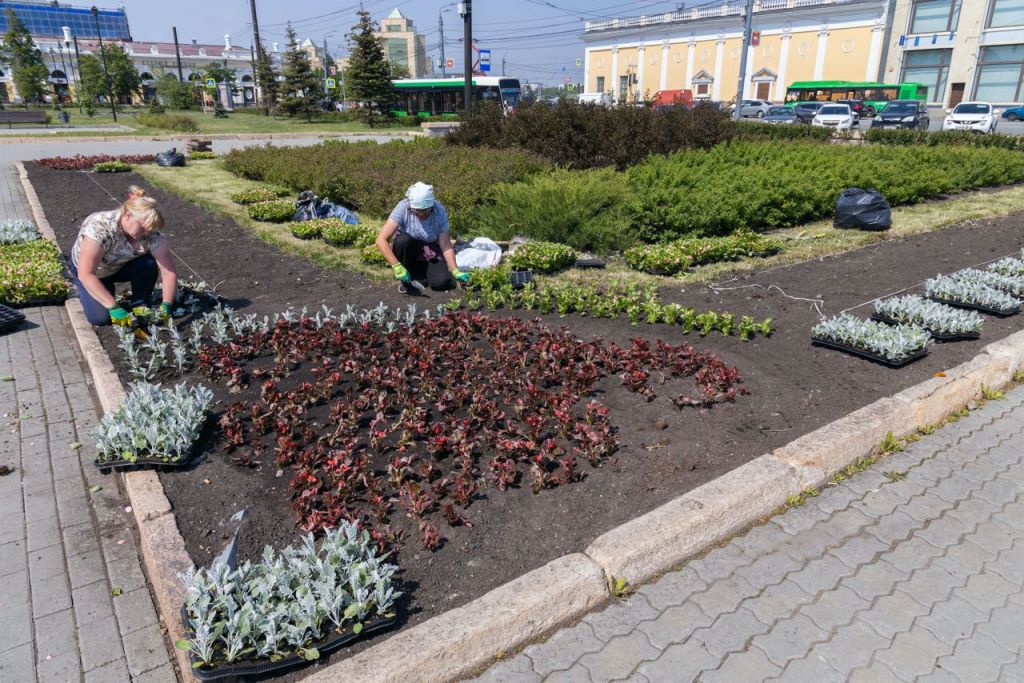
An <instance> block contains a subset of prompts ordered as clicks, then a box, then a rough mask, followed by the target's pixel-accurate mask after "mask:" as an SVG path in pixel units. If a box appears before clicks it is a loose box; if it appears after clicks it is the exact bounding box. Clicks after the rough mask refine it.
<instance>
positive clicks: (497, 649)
mask: <svg viewBox="0 0 1024 683" xmlns="http://www.w3.org/2000/svg"><path fill="white" fill-rule="evenodd" d="M16 166H17V167H18V169H19V173H20V175H21V179H22V184H23V186H24V187H25V189H26V194H27V196H28V198H29V204H30V205H31V207H32V210H33V213H34V214H35V217H36V223H37V225H39V226H40V228H41V230H44V235H45V236H47V237H48V238H49V239H53V231H52V229H50V227H49V224H48V223H46V218H45V215H44V213H43V210H42V207H41V206H40V205H39V201H38V199H37V198H36V195H35V191H34V190H33V189H32V185H31V183H30V182H29V180H28V174H27V173H26V172H25V169H24V166H23V165H22V164H21V163H20V162H19V163H17V164H16ZM43 226H45V229H44V228H43ZM66 307H67V312H68V316H69V318H70V320H71V323H72V326H73V327H74V331H75V335H76V337H77V339H78V343H79V345H80V346H81V349H82V353H83V356H84V357H85V359H86V362H87V363H88V364H89V369H90V373H91V374H92V376H93V379H94V383H95V385H96V391H97V394H98V395H99V397H100V401H101V404H102V406H103V408H104V410H106V411H111V410H114V409H116V407H117V405H118V403H119V402H120V399H121V398H122V397H123V396H124V391H123V389H122V388H121V383H120V380H119V379H118V377H117V374H116V373H115V372H114V369H113V364H112V363H111V361H110V358H109V356H107V355H106V352H105V351H104V350H103V347H102V346H100V344H99V339H98V338H97V337H96V334H95V332H94V331H93V330H92V327H91V326H90V325H89V324H88V322H87V321H86V320H85V316H84V313H83V311H82V310H81V306H80V304H79V303H78V301H77V300H73V299H72V300H69V301H68V302H67V304H66ZM1021 369H1024V332H1017V333H1015V334H1012V335H1010V336H1008V337H1006V338H1005V339H1003V340H1000V341H997V342H994V343H992V344H989V345H988V346H986V347H984V348H983V349H982V351H981V352H980V353H979V354H978V355H977V356H975V357H974V358H973V359H972V360H969V361H967V362H965V363H963V364H961V365H959V366H956V367H954V368H951V369H950V370H947V371H946V372H945V373H944V375H943V376H941V377H933V378H931V379H928V380H926V381H924V382H922V383H920V384H918V385H915V386H912V387H910V388H909V389H905V390H904V391H901V392H899V393H897V394H896V395H894V396H892V397H888V398H882V399H879V400H878V401H875V402H874V403H871V404H869V405H867V406H865V407H863V408H861V409H859V410H856V411H854V412H853V413H850V414H849V415H847V416H845V417H843V418H840V419H839V420H836V421H835V422H832V423H831V424H828V425H825V426H824V427H821V428H820V429H817V430H814V431H812V432H810V433H808V434H805V435H804V436H802V437H799V438H798V439H796V440H794V441H792V442H790V443H789V444H787V445H785V446H782V447H780V448H777V449H775V450H774V451H772V452H771V453H766V454H764V455H762V456H760V457H758V458H755V459H754V460H752V461H750V462H748V463H746V464H745V465H742V466H740V467H738V468H736V469H735V470H732V471H731V472H727V473H726V474H724V475H722V476H720V477H718V478H717V479H714V480H712V481H710V482H708V483H707V484H704V485H703V486H701V487H699V488H697V489H694V490H692V491H690V492H688V493H686V494H683V495H681V496H679V497H677V498H675V499H674V500H671V501H669V502H668V503H666V504H665V505H662V506H661V507H659V508H656V509H655V510H652V511H650V512H648V513H646V514H644V515H641V516H639V517H637V518H635V519H633V520H631V521H629V522H626V523H625V524H622V525H620V526H619V527H617V528H615V529H612V530H610V531H608V532H606V533H604V534H602V535H601V536H599V537H598V538H596V539H595V540H594V541H593V542H592V543H591V545H590V546H589V547H587V548H586V549H585V551H584V552H583V553H574V554H571V555H566V556H564V557H561V558H558V559H556V560H553V561H552V562H549V563H548V564H546V565H544V566H542V567H539V568H537V569H534V570H533V571H531V572H528V573H526V574H524V575H523V576H521V577H519V578H518V579H514V580H513V581H510V582H509V583H507V584H505V585H503V586H499V587H498V588H495V589H494V590H492V591H490V592H489V593H486V594H485V595H483V596H481V597H480V598H477V599H476V600H473V601H472V602H470V603H468V604H466V605H464V606H462V607H458V608H455V609H452V610H449V611H448V612H444V613H442V614H440V615H438V616H436V617H433V618H431V619H429V620H427V621H425V622H422V623H420V624H418V625H416V626H413V627H410V628H408V629H405V630H404V631H400V632H398V633H396V634H395V635H393V636H391V637H390V638H388V639H386V640H384V641H383V642H381V643H378V644H376V645H374V646H373V647H370V648H367V649H366V650H364V651H363V652H360V653H358V654H356V655H354V656H352V657H350V658H348V659H346V660H343V661H340V662H337V663H334V664H330V665H328V666H324V667H323V668H320V669H318V670H316V671H315V672H314V673H313V674H312V675H311V676H310V677H309V678H308V679H307V681H309V682H310V683H318V682H320V681H323V682H325V683H326V682H328V681H330V682H331V683H333V682H334V681H337V680H360V681H380V682H382V683H383V682H384V681H395V680H427V679H429V680H438V681H451V680H457V679H460V678H465V677H466V676H469V675H472V674H473V673H475V672H478V671H480V670H481V669H482V668H484V667H487V666H489V665H490V664H491V663H493V662H494V660H495V658H496V657H503V656H507V655H508V654H510V653H511V652H514V651H515V650H517V649H518V648H520V647H522V646H523V645H526V644H527V643H529V642H531V641H536V640H538V639H540V638H543V637H545V636H547V635H549V634H550V633H552V632H553V631H554V630H555V629H556V628H558V627H559V626H562V625H564V624H567V623H570V622H572V621H575V620H577V619H579V618H580V617H582V616H583V615H584V614H586V613H587V612H590V611H591V610H593V609H594V608H596V607H598V606H600V605H603V604H607V603H608V602H609V601H610V600H611V599H612V597H613V596H612V595H611V593H610V591H609V588H608V584H607V580H608V578H610V577H612V576H614V577H620V578H624V579H626V580H627V581H629V583H630V584H631V585H636V584H640V583H644V582H647V581H650V580H652V579H654V578H656V577H657V576H659V575H660V574H662V573H664V572H667V571H670V570H672V569H673V568H675V567H676V566H678V565H679V564H680V563H681V562H684V561H686V560H687V559H689V558H692V557H695V556H697V555H699V554H700V553H701V552H704V551H706V550H708V549H710V548H711V547H713V546H715V545H716V544H718V543H720V542H722V541H724V540H726V539H728V538H730V537H731V536H733V535H734V534H736V533H738V532H740V531H742V530H743V529H745V528H746V527H748V526H750V525H752V524H756V523H758V522H760V521H762V520H763V519H764V518H765V517H767V516H770V515H771V514H772V513H773V512H774V511H775V510H776V509H777V508H778V507H779V506H781V505H782V504H784V503H785V501H786V497H787V496H789V495H791V494H797V493H799V492H800V491H802V490H804V489H805V488H806V487H808V486H820V485H822V484H823V483H825V482H826V481H827V480H828V478H829V477H830V476H831V474H832V473H834V472H837V471H839V470H840V469H841V468H842V467H844V466H845V465H847V464H849V463H851V462H853V461H855V460H856V459H857V458H860V457H863V456H865V455H867V454H869V453H870V452H871V451H872V450H873V449H874V447H875V445H876V444H878V443H879V442H881V440H882V439H883V438H884V437H885V436H886V434H887V433H889V432H892V433H893V435H894V436H897V437H898V436H903V435H905V434H908V433H911V432H913V431H914V430H916V429H917V427H920V426H925V425H932V424H934V423H936V422H937V421H938V420H940V419H941V418H942V417H944V416H946V415H948V414H949V413H951V412H953V411H954V410H959V409H961V408H962V407H963V406H964V405H966V404H967V403H968V402H970V401H973V400H976V399H978V398H980V397H981V395H982V389H983V387H990V388H995V387H1000V386H1003V385H1006V384H1008V383H1010V382H1011V381H1012V379H1013V376H1014V374H1015V373H1016V372H1018V371H1019V370H1021ZM123 476H124V480H125V484H126V488H127V490H128V494H129V496H130V498H131V501H132V506H133V514H134V515H135V518H136V522H137V523H138V526H139V533H140V538H141V541H142V544H141V545H142V551H143V559H144V562H145V567H146V572H147V574H148V576H149V579H150V582H151V587H152V589H153V592H154V594H155V596H156V598H157V603H158V606H159V608H160V611H161V613H162V614H165V615H167V614H171V615H176V614H177V613H178V611H179V609H180V606H181V605H182V603H183V602H184V597H183V596H184V591H183V590H182V589H181V587H180V582H179V581H178V580H177V577H176V574H177V572H179V571H184V570H186V569H188V568H189V567H190V566H191V565H192V561H191V558H190V557H189V556H188V553H187V552H186V551H185V546H184V541H183V540H182V538H181V535H180V534H179V533H178V530H177V525H176V523H175V520H174V514H173V512H172V510H171V506H170V502H169V501H168V500H167V498H166V497H165V496H164V495H163V489H162V486H161V484H160V480H159V479H158V478H157V477H156V474H155V473H153V472H151V471H146V472H130V473H126V474H124V475H123ZM177 621H178V620H177V619H168V620H165V623H166V624H167V626H168V629H169V631H170V637H171V639H172V640H173V639H176V638H178V637H180V631H179V625H178V624H177ZM175 655H176V656H177V662H178V666H179V670H180V672H187V671H189V670H190V669H191V661H190V660H189V657H188V655H187V653H185V652H184V651H182V650H176V651H175Z"/></svg>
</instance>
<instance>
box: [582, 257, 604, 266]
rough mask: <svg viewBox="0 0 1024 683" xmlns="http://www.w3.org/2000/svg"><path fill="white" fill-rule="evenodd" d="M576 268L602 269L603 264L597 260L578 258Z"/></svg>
mask: <svg viewBox="0 0 1024 683" xmlns="http://www.w3.org/2000/svg"><path fill="white" fill-rule="evenodd" d="M575 267H576V268H604V267H605V262H604V261H602V260H601V259H599V258H578V259H576V266H575Z"/></svg>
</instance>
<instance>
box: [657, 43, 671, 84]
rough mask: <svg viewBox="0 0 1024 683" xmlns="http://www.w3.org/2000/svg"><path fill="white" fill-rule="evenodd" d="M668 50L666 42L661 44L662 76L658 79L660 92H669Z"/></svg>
mask: <svg viewBox="0 0 1024 683" xmlns="http://www.w3.org/2000/svg"><path fill="white" fill-rule="evenodd" d="M668 50H669V44H668V41H667V40H666V41H665V42H664V43H662V44H661V76H660V77H659V78H658V90H668Z"/></svg>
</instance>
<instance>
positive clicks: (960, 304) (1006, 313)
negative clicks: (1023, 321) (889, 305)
mask: <svg viewBox="0 0 1024 683" xmlns="http://www.w3.org/2000/svg"><path fill="white" fill-rule="evenodd" d="M928 298H929V299H931V300H932V301H938V302H939V303H940V304H946V305H947V306H956V307H957V308H970V309H972V310H975V311H981V312H982V313H988V314H989V315H994V316H997V317H999V318H1008V317H1010V316H1011V315H1017V314H1018V313H1020V306H1017V307H1016V308H1012V309H1009V310H1007V309H1000V308H991V307H989V306H982V305H981V304H969V303H967V302H965V301H953V300H951V299H942V298H939V297H937V296H930V297H928Z"/></svg>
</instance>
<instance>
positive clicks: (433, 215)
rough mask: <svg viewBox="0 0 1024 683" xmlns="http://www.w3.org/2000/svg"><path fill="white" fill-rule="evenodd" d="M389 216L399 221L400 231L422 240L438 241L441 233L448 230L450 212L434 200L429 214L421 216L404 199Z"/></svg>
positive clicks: (396, 221)
mask: <svg viewBox="0 0 1024 683" xmlns="http://www.w3.org/2000/svg"><path fill="white" fill-rule="evenodd" d="M389 218H390V219H391V220H393V221H394V222H395V223H398V230H399V232H401V233H402V234H405V235H408V236H409V237H412V238H413V239H417V240H420V241H421V242H436V241H437V238H438V236H439V235H441V234H442V233H446V232H448V212H447V211H445V210H444V207H443V206H442V205H441V202H438V201H435V202H434V210H433V211H431V212H430V215H429V216H427V217H426V218H420V217H419V216H417V215H416V214H414V213H413V212H412V207H410V206H409V200H408V199H403V200H402V201H400V202H398V205H397V206H396V207H395V209H394V211H392V212H391V216H389Z"/></svg>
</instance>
